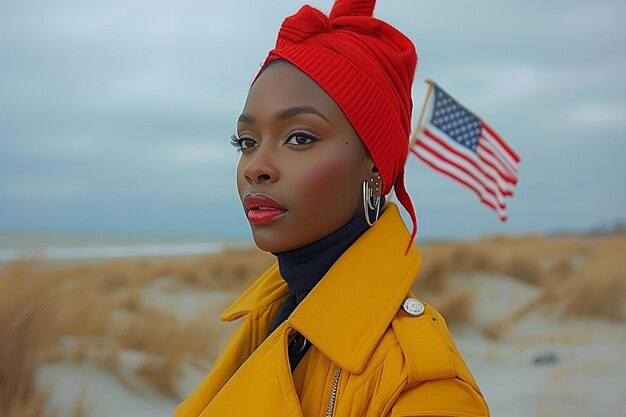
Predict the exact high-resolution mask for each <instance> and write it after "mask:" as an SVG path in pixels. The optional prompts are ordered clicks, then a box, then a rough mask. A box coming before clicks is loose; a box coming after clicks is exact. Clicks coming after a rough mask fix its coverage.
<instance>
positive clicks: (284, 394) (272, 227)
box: [175, 0, 489, 417]
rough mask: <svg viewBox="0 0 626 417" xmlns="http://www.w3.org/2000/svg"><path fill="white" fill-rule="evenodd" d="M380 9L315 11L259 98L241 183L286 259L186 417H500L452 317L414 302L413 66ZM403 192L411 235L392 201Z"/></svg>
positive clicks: (352, 5)
mask: <svg viewBox="0 0 626 417" xmlns="http://www.w3.org/2000/svg"><path fill="white" fill-rule="evenodd" d="M373 8H374V1H373V0H371V1H359V0H346V1H342V0H337V1H336V3H335V6H334V7H333V10H332V11H331V13H330V15H329V16H326V15H324V14H323V13H322V12H320V11H318V10H316V9H314V8H312V7H310V6H304V7H303V8H302V9H300V11H299V12H298V13H296V14H295V15H293V16H291V17H288V18H287V19H285V21H284V22H283V25H282V27H281V29H280V32H279V35H278V40H277V43H276V48H275V49H274V50H272V51H271V52H270V54H269V55H268V58H267V60H266V61H265V63H264V65H263V66H262V68H261V71H259V74H258V75H257V78H256V79H255V80H254V82H253V84H252V86H251V88H250V91H249V94H248V98H247V100H246V103H245V105H244V109H243V112H242V114H241V116H240V117H239V120H238V124H237V135H236V136H234V137H233V140H232V142H233V145H234V146H236V147H237V149H238V150H239V151H241V158H240V162H239V165H238V169H237V185H238V190H239V195H240V197H241V200H242V204H243V207H244V211H245V213H246V215H247V218H248V220H249V222H250V225H251V228H252V233H253V236H254V241H255V243H256V244H257V246H258V247H259V248H260V249H262V250H264V251H268V252H272V253H273V254H274V255H276V256H277V258H278V262H277V263H276V264H275V265H273V266H272V267H271V268H270V269H269V270H268V271H266V272H265V273H264V274H263V275H262V276H261V277H260V278H259V279H258V280H257V281H256V282H255V283H254V284H252V285H251V286H250V288H248V289H247V290H246V291H245V292H244V293H243V294H242V295H241V296H240V297H239V298H238V299H237V300H236V301H235V302H234V303H233V304H232V305H231V306H230V307H229V308H228V309H226V311H224V312H223V313H222V316H221V318H222V319H223V320H227V321H231V320H235V319H238V318H243V322H242V323H241V325H240V327H239V328H238V329H237V330H236V331H235V332H234V333H233V335H232V336H231V338H230V339H229V342H228V343H227V345H226V347H225V350H224V352H223V353H222V354H221V355H220V357H219V358H218V359H217V360H216V362H215V363H214V364H213V367H212V369H211V371H210V373H209V374H208V375H207V376H206V378H205V379H204V380H203V381H202V382H201V384H200V385H199V386H198V387H197V388H196V390H195V391H194V392H193V393H192V394H191V395H190V396H189V398H188V399H187V400H185V401H184V402H183V403H182V404H181V405H180V406H179V407H178V408H177V410H176V413H175V415H176V416H178V417H192V416H193V417H196V416H204V417H208V416H244V415H245V416H346V417H347V416H487V415H488V414H489V411H488V408H487V405H486V403H485V400H484V399H483V397H482V394H481V392H480V390H479V388H478V386H477V384H476V382H475V381H474V379H473V377H472V375H471V374H470V372H469V370H468V368H467V367H466V365H465V363H464V361H463V359H462V358H461V356H460V355H459V353H458V351H457V349H456V347H455V345H454V342H453V341H452V338H451V336H450V334H449V332H448V330H447V328H446V325H445V322H444V320H443V318H442V317H441V315H440V314H439V313H438V312H437V311H435V310H434V309H433V308H432V307H431V306H428V305H425V304H423V303H422V302H421V301H419V300H417V299H416V298H415V297H414V296H413V295H412V294H411V293H410V291H409V289H410V287H411V285H412V283H413V281H414V279H415V277H416V275H417V273H418V270H419V267H420V265H421V257H420V255H419V252H418V250H417V248H416V246H415V244H414V243H413V238H414V236H415V233H416V231H417V224H416V219H415V214H414V211H413V206H412V204H411V200H410V198H409V196H408V194H407V192H406V190H405V188H404V163H405V161H406V157H407V151H408V136H409V132H410V119H411V106H412V105H411V98H410V89H411V83H412V81H413V74H414V70H415V65H416V62H417V55H416V53H415V49H414V47H413V44H412V43H411V41H410V40H409V39H407V38H406V37H405V36H404V35H402V34H401V33H400V32H398V31H397V30H396V29H394V28H393V27H391V26H389V25H388V24H386V23H384V22H382V21H380V20H377V19H374V18H372V17H371V16H372V12H373ZM392 188H393V189H394V191H395V194H396V195H397V197H398V200H399V201H400V202H401V204H402V205H403V207H404V208H405V209H406V210H407V211H408V212H409V214H410V215H411V219H412V220H413V230H412V233H409V232H408V230H407V229H406V227H405V225H404V223H403V221H402V219H401V217H400V214H399V211H398V208H397V206H396V205H395V204H393V203H386V204H385V202H384V196H385V195H387V194H388V193H390V191H391V190H392Z"/></svg>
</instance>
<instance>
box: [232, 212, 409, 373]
mask: <svg viewBox="0 0 626 417" xmlns="http://www.w3.org/2000/svg"><path fill="white" fill-rule="evenodd" d="M410 237H411V235H410V233H409V232H408V231H407V229H406V226H405V225H404V222H403V221H402V218H401V217H400V213H399V211H398V208H397V206H396V205H395V204H393V203H388V205H387V208H386V210H385V211H384V212H383V214H382V215H381V217H380V219H379V220H378V222H377V223H376V224H375V225H374V226H372V227H371V228H370V229H369V230H367V231H366V232H365V233H364V234H363V235H361V237H360V238H359V239H358V240H357V241H356V242H355V243H354V244H353V245H352V246H351V247H350V248H348V250H346V251H345V252H344V254H343V255H342V256H341V257H340V258H339V259H338V260H337V262H336V263H335V264H334V265H333V266H332V267H331V269H330V270H329V271H328V272H327V273H326V275H325V276H324V278H322V280H321V281H320V282H319V283H318V284H317V285H316V286H315V287H314V288H313V290H311V292H310V293H309V295H308V296H307V297H306V298H305V299H304V300H303V301H302V302H301V303H300V304H299V305H298V307H296V309H295V310H294V311H293V313H292V314H291V316H290V317H289V318H288V319H287V322H288V324H289V325H291V326H292V327H294V328H295V329H297V330H298V331H299V332H300V333H302V334H303V335H304V336H305V337H306V338H307V339H308V340H309V341H310V342H311V343H312V344H313V345H314V346H315V347H317V348H318V349H319V350H320V351H321V352H322V353H323V354H324V355H326V356H327V357H328V358H330V360H332V361H333V362H335V363H337V364H338V365H339V366H340V367H342V368H344V369H345V370H347V371H349V372H351V373H357V374H358V373H361V372H362V371H363V369H364V368H365V365H366V363H367V360H368V359H369V357H370V356H371V354H372V352H373V351H374V349H375V348H376V346H377V344H378V342H379V340H380V339H381V338H382V336H383V335H384V334H385V331H386V330H387V328H388V327H389V324H390V322H391V320H392V318H393V317H394V316H395V314H396V312H397V311H398V308H399V307H400V305H401V304H402V302H403V300H404V299H405V297H406V295H407V293H408V292H409V289H410V287H411V285H412V283H413V281H414V279H415V277H416V275H417V272H418V271H419V268H420V266H421V255H420V253H419V251H418V249H417V247H416V246H415V245H414V244H412V245H411V247H410V248H409V251H408V252H407V254H406V255H405V249H406V243H407V239H410ZM288 293H289V289H288V288H287V284H286V283H285V281H284V280H283V279H282V277H281V276H280V272H279V271H278V266H277V264H274V265H273V266H272V267H270V269H268V270H267V271H266V272H265V273H264V274H263V275H262V276H261V277H260V278H259V279H258V280H257V281H256V282H255V283H254V284H252V285H251V286H250V287H249V288H248V289H247V290H246V291H245V292H244V293H243V294H241V296H240V297H239V298H238V299H237V300H235V302H234V303H233V304H232V305H231V306H230V307H228V308H227V309H226V310H225V311H224V312H223V313H222V315H221V316H220V317H221V319H222V320H227V321H231V320H235V319H237V318H239V317H241V316H243V315H246V314H249V313H252V312H254V311H257V310H259V309H262V308H264V307H267V306H269V305H270V304H273V303H275V302H277V301H278V300H280V299H281V298H282V297H284V296H285V295H287V294H288Z"/></svg>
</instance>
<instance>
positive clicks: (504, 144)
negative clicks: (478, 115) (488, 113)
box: [480, 120, 520, 166]
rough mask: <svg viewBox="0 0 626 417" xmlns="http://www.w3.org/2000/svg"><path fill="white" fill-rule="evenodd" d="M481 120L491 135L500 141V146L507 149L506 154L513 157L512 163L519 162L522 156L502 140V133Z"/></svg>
mask: <svg viewBox="0 0 626 417" xmlns="http://www.w3.org/2000/svg"><path fill="white" fill-rule="evenodd" d="M480 122H481V123H482V125H483V127H484V128H485V130H486V131H487V132H488V133H489V135H491V137H493V138H494V139H495V140H496V141H497V142H498V145H500V147H501V148H502V149H504V150H505V151H506V155H508V156H509V157H510V158H511V159H512V161H511V165H513V166H515V165H517V164H519V163H520V157H519V156H518V155H517V154H516V153H515V151H513V149H511V147H510V146H509V145H507V144H506V142H505V141H503V140H502V138H501V137H500V135H498V134H497V133H496V131H495V130H493V129H492V128H491V126H489V125H488V124H487V123H486V122H485V121H484V120H481V121H480Z"/></svg>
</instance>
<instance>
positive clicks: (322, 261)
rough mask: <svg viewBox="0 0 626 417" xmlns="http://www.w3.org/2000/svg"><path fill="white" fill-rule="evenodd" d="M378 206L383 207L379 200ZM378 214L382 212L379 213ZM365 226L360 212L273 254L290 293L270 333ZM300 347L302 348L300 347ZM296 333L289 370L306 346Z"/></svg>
mask: <svg viewBox="0 0 626 417" xmlns="http://www.w3.org/2000/svg"><path fill="white" fill-rule="evenodd" d="M381 200H383V201H381V203H380V205H381V206H382V205H383V204H384V199H381ZM381 211H382V210H381ZM368 228H369V225H368V224H367V222H366V220H365V216H364V215H363V213H360V214H359V215H357V216H356V217H354V218H353V219H352V220H350V221H349V222H348V223H346V224H345V225H343V226H342V227H340V228H339V229H337V230H336V231H335V232H333V233H331V234H330V235H328V236H326V237H323V238H322V239H320V240H318V241H316V242H313V243H311V244H309V245H306V246H303V247H301V248H297V249H293V250H290V251H285V252H277V253H273V254H274V255H275V256H276V257H277V258H278V267H279V269H280V274H281V276H282V277H283V279H284V280H285V281H286V282H287V286H288V287H289V290H290V291H291V294H290V295H289V296H288V297H287V298H286V299H285V301H284V302H283V304H282V305H281V306H280V308H279V310H278V312H277V313H276V317H275V318H274V321H273V322H272V325H271V326H270V329H269V332H268V334H270V333H272V332H273V331H274V330H275V329H276V328H277V327H278V326H279V325H280V324H281V323H282V322H283V321H285V320H286V319H287V317H289V315H290V314H291V312H292V311H293V310H294V309H295V308H296V307H297V306H298V304H300V302H302V300H304V298H305V297H306V296H307V295H308V293H309V292H310V291H311V290H312V289H313V287H315V285H317V283H318V282H319V281H320V280H321V279H322V278H323V277H324V275H326V273H327V272H328V270H329V269H330V267H331V266H333V264H334V263H335V262H336V261H337V259H339V257H340V256H341V255H342V254H343V253H344V252H345V251H346V249H348V248H349V247H350V246H351V245H352V244H353V243H354V242H355V241H356V240H357V239H358V238H359V237H360V236H361V235H362V234H363V233H364V232H365V231H366V230H367V229H368ZM303 344H304V345H303ZM310 346H311V345H310V343H308V341H305V340H304V337H303V336H302V335H300V334H298V335H296V337H295V338H294V340H293V341H292V343H290V345H289V361H290V363H291V370H292V371H293V370H294V369H295V367H296V365H298V363H299V362H300V360H301V359H302V357H304V354H305V353H306V352H307V350H308V348H309V347H310Z"/></svg>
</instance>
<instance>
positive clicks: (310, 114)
mask: <svg viewBox="0 0 626 417" xmlns="http://www.w3.org/2000/svg"><path fill="white" fill-rule="evenodd" d="M235 143H236V144H237V145H238V147H239V148H240V149H241V151H242V154H241V158H240V160H239V164H238V167H237V188H238V191H239V196H240V198H241V200H242V203H243V201H244V198H245V197H246V195H249V194H252V195H261V196H267V197H269V198H271V199H272V200H274V201H276V202H277V203H279V204H280V205H281V206H283V207H284V208H285V209H286V211H285V212H284V214H282V215H280V216H278V217H277V218H276V219H275V220H273V221H271V222H269V223H267V224H252V223H251V228H252V234H253V237H254V241H255V243H256V245H257V246H258V247H259V248H260V249H261V250H264V251H267V252H283V251H287V250H292V249H296V248H299V247H302V246H305V245H308V244H310V243H313V242H315V241H317V240H319V239H321V238H323V237H325V236H327V235H329V234H330V233H332V232H334V231H336V230H337V229H339V228H340V227H341V226H343V225H344V224H346V223H347V222H348V221H350V220H351V219H352V218H353V217H355V216H357V215H363V214H362V213H363V197H362V183H363V181H364V180H370V179H376V178H377V176H378V172H377V170H376V167H375V165H374V162H373V161H372V158H371V156H370V155H369V152H368V151H367V148H366V147H365V145H364V144H363V142H362V141H361V139H360V138H359V137H358V135H357V133H356V132H355V130H354V128H353V127H352V125H351V124H350V122H349V121H348V119H347V118H346V116H345V115H344V113H343V111H342V110H341V109H340V108H339V106H338V105H337V104H336V103H335V102H334V100H333V99H332V98H331V97H330V96H329V95H328V94H327V93H326V92H325V91H324V90H323V89H322V88H321V87H320V86H319V85H318V84H317V83H315V82H314V81H313V80H312V79H311V78H309V77H308V76H307V75H306V74H304V73H303V72H301V71H300V70H299V69H297V68H296V67H295V66H293V65H292V64H290V63H288V62H286V61H279V62H276V63H273V64H272V65H270V66H268V67H267V68H266V69H265V70H264V71H263V73H262V74H261V75H260V76H259V78H257V80H256V81H255V83H254V84H253V86H252V87H251V88H250V91H249V93H248V97H247V99H246V103H245V105H244V108H243V112H242V114H241V116H240V117H239V122H238V124H237V138H236V139H235ZM244 210H245V207H244Z"/></svg>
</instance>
